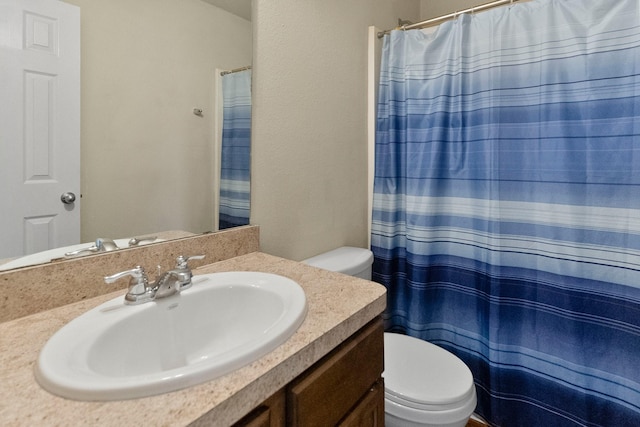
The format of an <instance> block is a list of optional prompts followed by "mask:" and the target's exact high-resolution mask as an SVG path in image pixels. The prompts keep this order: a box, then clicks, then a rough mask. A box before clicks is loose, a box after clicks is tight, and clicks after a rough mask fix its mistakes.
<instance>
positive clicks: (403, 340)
mask: <svg viewBox="0 0 640 427" xmlns="http://www.w3.org/2000/svg"><path fill="white" fill-rule="evenodd" d="M384 356H385V371H384V373H383V376H384V381H385V400H386V410H387V411H388V412H391V413H398V415H399V414H400V413H402V416H403V417H409V418H410V419H414V420H415V421H418V419H420V420H422V419H424V418H425V417H426V418H433V417H436V418H438V419H440V418H444V419H451V418H465V417H468V416H469V415H471V413H472V412H473V410H474V409H475V405H476V392H475V385H474V383H473V375H472V374H471V371H470V370H469V368H468V367H467V366H466V365H465V364H464V363H463V362H462V361H461V360H460V359H458V358H457V357H456V356H455V355H453V354H452V353H449V352H448V351H446V350H445V349H443V348H440V347H438V346H436V345H434V344H431V343H429V342H427V341H423V340H420V339H418V338H413V337H409V336H406V335H401V334H394V333H385V334H384Z"/></svg>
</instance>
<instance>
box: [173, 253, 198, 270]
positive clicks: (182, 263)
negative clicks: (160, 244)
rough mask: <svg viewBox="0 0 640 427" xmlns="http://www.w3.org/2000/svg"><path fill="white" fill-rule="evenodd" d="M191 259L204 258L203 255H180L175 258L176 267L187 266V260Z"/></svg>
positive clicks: (184, 267)
mask: <svg viewBox="0 0 640 427" xmlns="http://www.w3.org/2000/svg"><path fill="white" fill-rule="evenodd" d="M192 259H204V255H192V256H190V257H186V258H185V257H184V255H180V256H179V257H178V258H176V268H179V269H186V268H189V261H191V260H192Z"/></svg>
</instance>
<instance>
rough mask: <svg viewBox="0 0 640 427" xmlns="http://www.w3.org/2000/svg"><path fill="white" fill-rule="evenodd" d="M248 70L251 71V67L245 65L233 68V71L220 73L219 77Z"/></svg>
mask: <svg viewBox="0 0 640 427" xmlns="http://www.w3.org/2000/svg"><path fill="white" fill-rule="evenodd" d="M250 69H251V65H247V66H246V67H240V68H234V69H233V70H229V71H220V75H221V76H225V75H227V74H233V73H237V72H240V71H244V70H250Z"/></svg>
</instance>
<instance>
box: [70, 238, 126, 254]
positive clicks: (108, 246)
mask: <svg viewBox="0 0 640 427" xmlns="http://www.w3.org/2000/svg"><path fill="white" fill-rule="evenodd" d="M118 249H120V248H118V245H116V242H114V241H113V240H112V239H107V238H104V237H98V238H97V239H96V243H95V245H93V246H89V247H86V248H82V249H77V250H75V251H71V252H67V253H65V254H64V256H66V257H71V256H76V255H80V254H83V253H84V252H90V253H96V252H111V251H115V250H118Z"/></svg>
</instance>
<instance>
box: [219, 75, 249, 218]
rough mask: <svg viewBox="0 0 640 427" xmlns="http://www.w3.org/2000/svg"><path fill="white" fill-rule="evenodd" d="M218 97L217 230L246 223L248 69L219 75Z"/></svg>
mask: <svg viewBox="0 0 640 427" xmlns="http://www.w3.org/2000/svg"><path fill="white" fill-rule="evenodd" d="M222 97H223V124H222V150H221V151H222V153H221V168H220V221H219V229H220V230H222V229H225V228H229V227H236V226H239V225H247V224H249V212H250V198H251V192H250V190H251V181H250V177H251V176H250V172H251V171H250V165H251V161H250V157H251V70H245V71H239V72H236V73H231V74H226V75H224V76H222Z"/></svg>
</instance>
